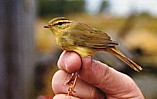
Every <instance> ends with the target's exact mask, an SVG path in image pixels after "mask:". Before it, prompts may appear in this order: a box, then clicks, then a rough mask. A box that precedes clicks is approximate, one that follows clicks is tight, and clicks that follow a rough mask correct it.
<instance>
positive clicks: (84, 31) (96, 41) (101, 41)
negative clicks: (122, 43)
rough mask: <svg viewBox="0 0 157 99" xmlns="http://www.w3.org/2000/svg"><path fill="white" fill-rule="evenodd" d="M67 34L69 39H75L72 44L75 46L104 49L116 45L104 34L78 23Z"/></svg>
mask: <svg viewBox="0 0 157 99" xmlns="http://www.w3.org/2000/svg"><path fill="white" fill-rule="evenodd" d="M69 32H70V36H71V38H75V39H73V40H74V41H73V42H74V44H75V45H77V46H83V47H88V48H93V49H104V48H109V47H114V46H115V45H118V43H116V42H114V41H112V40H111V38H110V37H109V36H108V35H107V34H106V33H105V32H102V31H99V30H96V29H93V28H91V27H89V26H88V25H86V24H83V23H79V24H78V25H76V26H75V27H74V28H73V29H72V30H70V31H69Z"/></svg>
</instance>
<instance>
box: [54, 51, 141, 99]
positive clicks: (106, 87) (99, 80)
mask: <svg viewBox="0 0 157 99" xmlns="http://www.w3.org/2000/svg"><path fill="white" fill-rule="evenodd" d="M58 67H59V69H60V70H58V71H57V72H56V73H55V75H54V77H53V79H52V89H53V91H54V93H55V94H56V95H55V96H54V99H79V98H83V99H84V98H85V99H104V98H105V97H106V98H107V99H144V97H143V95H142V93H141V91H140V89H139V88H138V87H137V85H136V84H135V82H134V81H133V80H132V79H131V78H130V77H129V76H127V75H125V74H123V73H120V72H118V71H116V70H114V69H113V68H111V67H109V66H107V65H106V64H103V63H101V62H99V61H95V60H92V59H91V57H86V58H82V59H81V58H80V56H79V55H78V54H76V53H75V52H65V51H64V52H63V53H62V55H61V56H60V58H59V60H58ZM77 71H79V77H78V80H77V82H76V86H75V88H74V90H75V91H76V93H74V96H68V95H67V90H68V87H69V86H68V85H65V82H66V81H67V79H68V78H69V77H70V76H71V73H73V72H77Z"/></svg>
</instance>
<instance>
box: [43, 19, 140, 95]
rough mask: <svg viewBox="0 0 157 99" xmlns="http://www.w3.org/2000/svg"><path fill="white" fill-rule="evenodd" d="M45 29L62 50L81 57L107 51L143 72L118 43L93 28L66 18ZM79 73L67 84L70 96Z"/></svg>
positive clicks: (52, 22)
mask: <svg viewBox="0 0 157 99" xmlns="http://www.w3.org/2000/svg"><path fill="white" fill-rule="evenodd" d="M44 28H49V29H50V30H51V31H52V33H53V35H54V37H55V40H56V43H57V44H58V46H59V47H60V48H61V49H62V50H66V51H74V52H76V53H78V54H79V55H80V57H87V56H92V55H93V54H94V53H96V52H98V51H105V52H108V53H111V54H113V55H115V56H117V57H118V58H119V59H121V60H122V61H123V62H125V63H126V64H127V65H128V66H130V67H131V68H132V69H134V70H135V71H138V72H139V71H141V70H142V67H141V66H140V65H138V64H136V63H135V62H133V61H132V60H131V59H129V58H128V57H126V56H125V55H124V54H123V53H122V52H120V51H119V50H118V49H117V48H116V46H117V45H118V43H117V42H115V41H113V40H112V39H111V37H110V36H109V35H108V34H107V33H105V32H103V31H100V30H98V29H95V28H92V27H90V26H89V25H87V24H85V23H82V22H77V21H74V20H70V19H68V18H65V17H56V18H53V19H52V20H50V21H49V22H48V24H46V25H44ZM78 73H79V72H76V73H72V76H71V78H69V80H68V81H67V82H66V83H67V84H69V85H70V87H69V89H68V95H73V93H74V92H75V91H74V87H75V85H76V80H77V76H78Z"/></svg>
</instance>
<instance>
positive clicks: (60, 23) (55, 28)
mask: <svg viewBox="0 0 157 99" xmlns="http://www.w3.org/2000/svg"><path fill="white" fill-rule="evenodd" d="M72 23H73V21H72V20H69V19H67V18H65V17H57V18H53V19H52V20H51V21H49V23H48V24H47V25H44V28H50V30H51V31H52V32H53V33H54V34H55V35H57V34H58V33H61V32H64V31H66V30H68V29H69V28H71V26H72Z"/></svg>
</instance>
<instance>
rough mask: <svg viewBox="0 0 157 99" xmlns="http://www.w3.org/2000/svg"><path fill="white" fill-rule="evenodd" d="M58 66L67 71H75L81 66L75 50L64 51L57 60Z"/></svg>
mask: <svg viewBox="0 0 157 99" xmlns="http://www.w3.org/2000/svg"><path fill="white" fill-rule="evenodd" d="M73 64H75V65H73ZM58 67H59V69H66V71H67V72H69V73H73V72H77V71H78V70H79V69H80V68H81V58H80V56H79V55H78V54H76V53H75V52H66V51H64V52H63V53H62V54H61V56H60V58H59V60H58Z"/></svg>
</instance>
